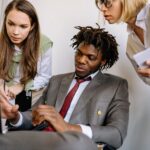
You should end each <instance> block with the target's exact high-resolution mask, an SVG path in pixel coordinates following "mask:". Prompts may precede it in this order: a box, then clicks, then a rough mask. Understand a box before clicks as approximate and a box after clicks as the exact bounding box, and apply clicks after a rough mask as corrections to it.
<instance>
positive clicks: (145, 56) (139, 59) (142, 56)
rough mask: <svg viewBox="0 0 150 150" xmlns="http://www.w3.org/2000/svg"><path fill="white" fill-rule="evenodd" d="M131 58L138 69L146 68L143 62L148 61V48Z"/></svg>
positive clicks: (149, 52)
mask: <svg viewBox="0 0 150 150" xmlns="http://www.w3.org/2000/svg"><path fill="white" fill-rule="evenodd" d="M133 58H134V60H135V61H136V63H137V64H138V66H139V67H147V66H146V64H145V61H146V60H150V48H148V49H145V50H143V51H141V52H139V53H137V54H135V55H133Z"/></svg>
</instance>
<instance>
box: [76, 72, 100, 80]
mask: <svg viewBox="0 0 150 150" xmlns="http://www.w3.org/2000/svg"><path fill="white" fill-rule="evenodd" d="M98 72H99V70H97V71H96V72H94V73H92V74H90V75H89V76H87V77H86V78H88V77H91V78H92V79H93V78H94V77H95V76H96V75H97V74H98ZM75 77H77V75H76V74H75Z"/></svg>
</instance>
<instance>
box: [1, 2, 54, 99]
mask: <svg viewBox="0 0 150 150" xmlns="http://www.w3.org/2000/svg"><path fill="white" fill-rule="evenodd" d="M51 47H52V42H51V41H50V40H49V39H48V38H47V37H46V36H44V35H41V34H40V25H39V21H38V16H37V13H36V10H35V8H34V7H33V5H32V4H31V3H30V2H29V1H26V0H13V1H11V2H10V3H9V4H8V6H7V7H6V9H5V14H4V21H3V25H2V30H1V33H0V98H4V99H6V100H9V99H12V98H15V97H16V96H17V95H18V94H19V93H21V92H22V91H24V90H25V91H26V92H28V91H33V93H34V92H36V91H41V90H42V89H43V88H45V86H46V85H47V83H48V81H49V78H50V76H51ZM33 99H34V97H33Z"/></svg>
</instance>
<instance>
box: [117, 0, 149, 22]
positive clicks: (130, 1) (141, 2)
mask: <svg viewBox="0 0 150 150" xmlns="http://www.w3.org/2000/svg"><path fill="white" fill-rule="evenodd" d="M147 1H148V0H121V3H122V15H121V18H120V20H121V21H123V22H128V21H129V20H131V19H132V18H134V17H136V16H137V14H138V13H139V11H140V10H141V9H142V8H143V7H144V6H145V5H146V3H147Z"/></svg>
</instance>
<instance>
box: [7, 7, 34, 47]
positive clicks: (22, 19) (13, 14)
mask: <svg viewBox="0 0 150 150" xmlns="http://www.w3.org/2000/svg"><path fill="white" fill-rule="evenodd" d="M6 30H7V34H8V37H9V38H10V40H11V42H12V43H14V44H15V45H17V46H21V44H22V42H23V41H24V40H25V39H26V38H27V36H28V34H29V32H30V31H31V30H32V27H31V21H30V18H29V16H28V15H27V14H25V13H23V12H21V11H18V10H16V9H13V10H11V11H10V12H9V13H8V15H7V17H6Z"/></svg>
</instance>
